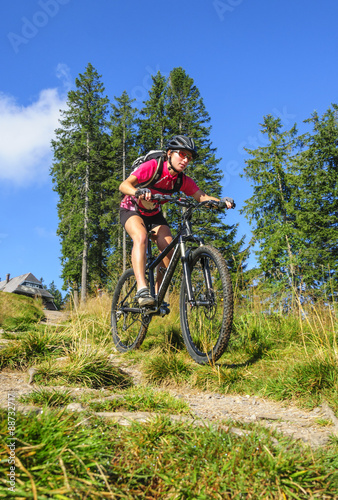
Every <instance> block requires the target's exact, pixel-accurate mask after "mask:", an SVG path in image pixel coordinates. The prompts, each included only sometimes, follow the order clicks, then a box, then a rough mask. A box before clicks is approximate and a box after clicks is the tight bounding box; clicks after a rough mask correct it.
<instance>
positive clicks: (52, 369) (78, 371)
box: [34, 344, 132, 389]
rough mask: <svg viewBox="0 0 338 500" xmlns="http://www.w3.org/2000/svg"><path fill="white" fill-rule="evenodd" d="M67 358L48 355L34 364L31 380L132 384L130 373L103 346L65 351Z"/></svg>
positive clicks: (92, 385)
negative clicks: (40, 361)
mask: <svg viewBox="0 0 338 500" xmlns="http://www.w3.org/2000/svg"><path fill="white" fill-rule="evenodd" d="M68 354H69V360H67V361H66V362H64V361H61V362H55V361H54V360H53V359H48V360H46V361H45V362H43V363H40V364H39V365H38V366H37V367H36V368H37V371H38V373H37V374H36V375H35V378H34V381H35V382H36V383H37V384H40V385H70V386H76V385H79V386H84V387H90V388H93V389H101V388H104V387H117V388H124V387H129V386H130V385H132V381H131V379H130V377H129V376H128V375H126V374H124V373H122V372H121V371H120V370H119V369H118V368H117V367H116V366H114V365H113V364H112V363H111V361H110V359H109V356H108V354H107V352H106V351H105V350H103V349H102V348H99V347H93V346H88V347H85V348H83V347H81V345H80V344H79V345H78V346H77V348H75V349H74V350H73V351H71V352H68Z"/></svg>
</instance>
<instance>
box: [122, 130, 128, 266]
mask: <svg viewBox="0 0 338 500" xmlns="http://www.w3.org/2000/svg"><path fill="white" fill-rule="evenodd" d="M122 171H123V172H122V175H123V180H124V181H125V180H126V126H125V123H123V140H122ZM122 261H123V263H122V269H123V272H124V271H125V270H126V268H127V264H126V263H127V240H126V230H125V229H123V236H122Z"/></svg>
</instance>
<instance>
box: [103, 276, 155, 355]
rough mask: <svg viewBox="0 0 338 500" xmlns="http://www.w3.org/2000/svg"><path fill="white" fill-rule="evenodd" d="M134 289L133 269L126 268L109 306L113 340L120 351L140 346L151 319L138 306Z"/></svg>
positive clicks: (135, 286)
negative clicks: (110, 306)
mask: <svg viewBox="0 0 338 500" xmlns="http://www.w3.org/2000/svg"><path fill="white" fill-rule="evenodd" d="M136 291H137V285H136V280H135V276H134V271H133V270H132V269H127V271H125V272H124V273H123V274H122V276H121V278H120V279H119V281H118V282H117V285H116V288H115V292H114V296H113V301H112V308H111V326H112V334H113V341H114V344H115V346H116V349H117V350H118V351H120V352H127V351H131V350H133V349H138V348H139V347H140V346H141V344H142V342H143V340H144V337H145V335H146V333H147V330H148V326H149V323H150V320H151V316H150V315H147V314H145V313H144V310H142V309H141V308H140V306H139V304H138V301H137V298H136V297H135V295H136Z"/></svg>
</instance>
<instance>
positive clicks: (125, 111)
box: [107, 91, 137, 270]
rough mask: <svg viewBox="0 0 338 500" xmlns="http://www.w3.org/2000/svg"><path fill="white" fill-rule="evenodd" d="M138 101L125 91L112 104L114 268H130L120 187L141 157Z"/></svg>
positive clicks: (108, 180)
mask: <svg viewBox="0 0 338 500" xmlns="http://www.w3.org/2000/svg"><path fill="white" fill-rule="evenodd" d="M134 101H135V99H130V97H129V96H128V94H127V92H126V91H124V92H123V93H122V95H121V96H120V97H115V102H116V104H114V103H113V104H112V105H111V116H110V131H111V137H110V146H111V154H110V169H111V170H112V171H113V173H114V175H113V176H112V177H111V178H110V179H107V184H109V186H110V189H111V190H112V191H113V196H112V198H111V201H110V208H111V210H110V214H111V217H110V225H111V227H110V241H111V246H112V250H113V252H112V256H111V259H110V269H111V270H112V269H113V268H115V267H116V266H118V268H121V265H122V269H123V270H124V269H125V268H126V260H127V239H126V233H125V231H124V230H123V229H122V226H121V225H120V222H119V205H120V202H121V193H120V192H119V190H118V187H119V185H120V184H121V182H122V181H124V180H125V179H126V178H127V177H128V176H129V175H130V173H131V165H132V163H133V161H134V160H135V159H136V157H137V147H136V116H137V110H136V109H135V108H134V107H133V102H134ZM129 246H130V245H129ZM129 253H130V252H129Z"/></svg>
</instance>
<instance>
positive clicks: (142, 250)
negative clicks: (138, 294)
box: [125, 215, 148, 290]
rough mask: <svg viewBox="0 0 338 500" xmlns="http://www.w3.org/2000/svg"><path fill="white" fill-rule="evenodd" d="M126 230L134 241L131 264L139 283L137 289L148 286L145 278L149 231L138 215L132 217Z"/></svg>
mask: <svg viewBox="0 0 338 500" xmlns="http://www.w3.org/2000/svg"><path fill="white" fill-rule="evenodd" d="M125 229H126V231H127V233H128V234H129V236H130V237H131V239H132V240H133V249H132V252H131V262H132V266H133V270H134V274H135V278H136V281H137V288H138V290H139V289H140V288H145V287H147V286H148V284H147V282H146V278H145V272H146V258H147V230H146V227H145V225H144V223H143V220H142V219H141V217H139V216H138V215H133V216H132V217H130V218H129V219H128V220H127V222H126V224H125Z"/></svg>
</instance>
